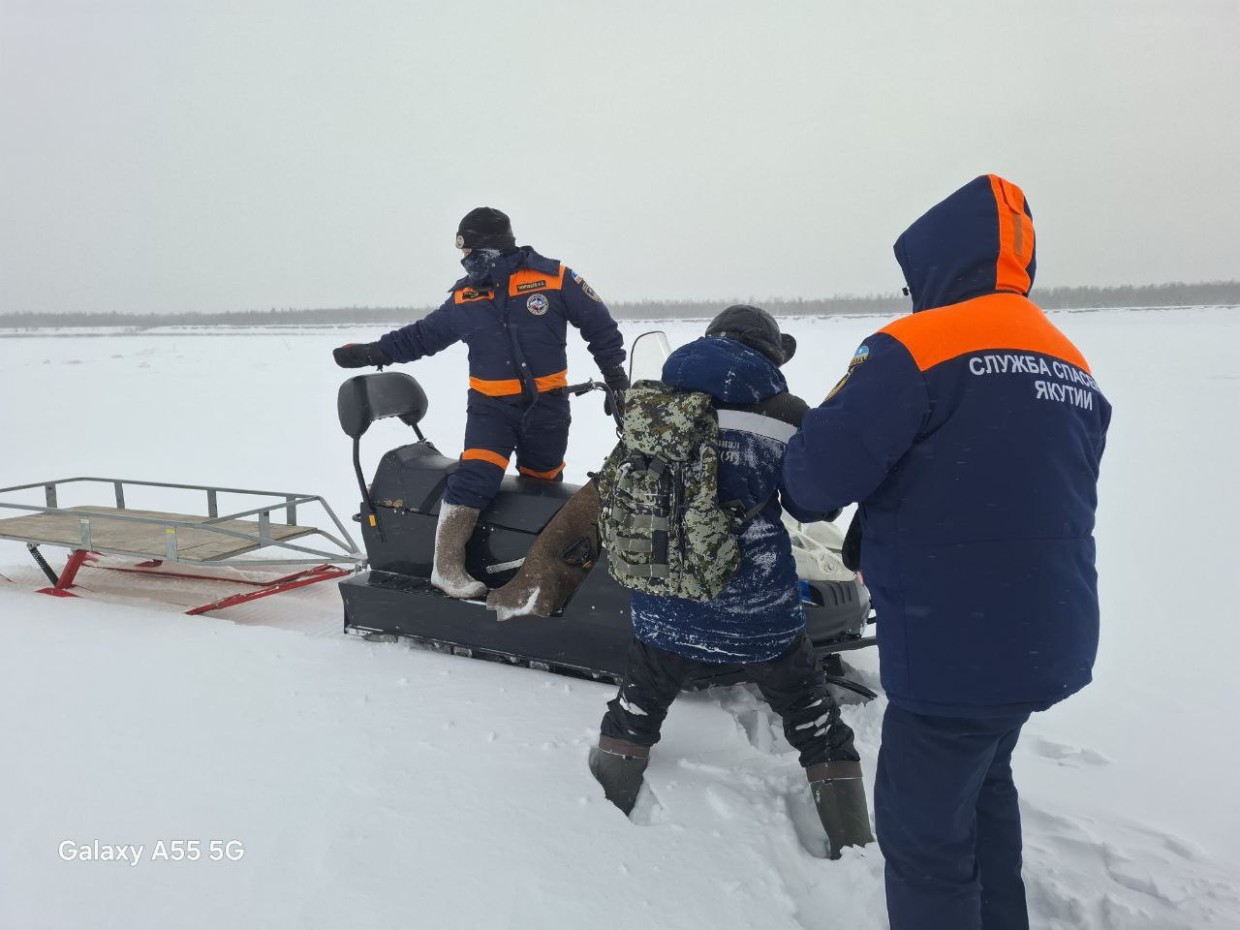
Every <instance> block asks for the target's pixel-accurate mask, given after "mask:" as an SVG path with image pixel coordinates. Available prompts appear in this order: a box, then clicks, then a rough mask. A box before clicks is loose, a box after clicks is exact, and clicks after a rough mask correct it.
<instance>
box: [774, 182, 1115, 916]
mask: <svg viewBox="0 0 1240 930" xmlns="http://www.w3.org/2000/svg"><path fill="white" fill-rule="evenodd" d="M895 253H896V258H897V260H898V261H899V263H900V266H901V268H902V269H903V271H904V278H905V281H906V282H907V284H908V290H907V291H906V293H909V294H910V295H911V296H912V299H913V313H912V315H911V316H907V317H903V318H901V319H899V320H897V321H895V322H894V323H892V324H890V325H889V326H886V327H884V328H883V329H882V330H880V331H879V332H877V333H875V334H874V335H873V336H871V337H870V338H868V339H866V341H865V343H864V344H863V345H862V346H861V347H860V348H859V349H858V350H857V353H856V355H855V356H854V357H853V360H852V363H851V364H850V365H849V368H848V372H847V373H846V374H845V375H844V377H843V378H842V379H841V380H840V382H839V383H838V384H837V385H836V386H835V387H834V388H833V389H832V391H831V393H830V394H828V395H827V399H826V400H825V401H824V402H823V404H822V406H820V407H818V408H817V409H816V410H811V411H810V412H809V413H807V414H806V416H805V420H804V423H803V424H802V427H801V431H800V432H799V433H798V434H797V435H796V436H794V437H793V438H792V440H791V441H790V442H789V444H788V453H787V456H786V457H785V461H784V481H785V484H786V487H787V489H788V492H789V493H790V495H791V497H792V499H793V500H795V501H796V502H797V504H798V505H800V506H802V507H809V508H815V509H827V508H832V507H842V506H844V505H845V504H848V503H851V502H854V501H855V502H858V503H859V504H860V515H861V516H860V524H859V525H860V529H861V531H862V544H861V547H860V558H861V566H862V569H863V570H864V573H865V580H866V584H867V585H868V586H869V588H870V591H871V593H872V596H873V599H874V604H875V606H876V607H877V609H878V617H879V622H878V648H879V661H880V666H881V670H882V683H883V688H884V689H885V690H886V692H887V698H888V701H889V704H888V706H887V711H886V715H885V716H884V718H883V739H882V748H881V750H880V752H879V758H878V773H877V779H876V782H875V789H874V811H875V817H876V823H877V827H878V841H879V846H880V847H881V848H882V851H883V854H884V855H885V857H886V860H887V863H886V883H887V909H888V914H889V916H890V920H891V927H892V930H908V928H914V927H915V928H917V930H939V928H942V930H976V928H986V930H1017V928H1020V930H1024V928H1027V927H1028V926H1029V918H1028V912H1027V909H1026V905H1025V888H1024V884H1023V881H1022V879H1021V831H1020V810H1019V808H1018V806H1017V795H1016V787H1015V785H1014V784H1013V781H1012V769H1011V758H1012V750H1013V748H1014V747H1015V746H1016V741H1017V739H1018V738H1019V736H1020V731H1021V727H1022V726H1023V725H1024V724H1025V722H1026V721H1027V720H1028V719H1029V715H1030V714H1031V713H1032V712H1034V711H1039V710H1046V709H1047V708H1048V707H1050V706H1051V705H1052V704H1055V703H1056V702H1057V701H1061V700H1063V699H1064V698H1066V697H1067V696H1068V695H1070V694H1073V693H1074V692H1076V691H1079V690H1080V689H1081V688H1083V687H1085V685H1087V684H1088V683H1089V681H1090V678H1091V670H1092V667H1093V662H1094V656H1095V653H1096V651H1097V646H1098V592H1097V573H1096V571H1095V568H1094V539H1093V528H1094V510H1095V507H1096V503H1097V481H1098V468H1099V462H1100V460H1101V457H1102V450H1103V446H1104V444H1105V439H1106V430H1107V426H1108V424H1109V422H1110V418H1111V407H1110V404H1108V403H1107V401H1106V398H1104V397H1103V395H1102V393H1101V392H1100V391H1099V389H1098V385H1097V383H1096V382H1095V380H1094V378H1093V375H1092V374H1091V373H1090V370H1089V365H1088V363H1087V362H1086V361H1085V358H1084V357H1083V356H1082V355H1081V353H1080V352H1079V351H1078V350H1077V348H1076V346H1074V345H1073V344H1072V343H1071V342H1069V341H1068V339H1067V338H1066V337H1065V336H1064V335H1063V334H1062V333H1061V332H1059V330H1058V329H1056V328H1055V327H1054V326H1053V325H1052V324H1051V322H1050V321H1049V320H1048V319H1047V317H1046V316H1045V315H1044V314H1043V313H1042V311H1041V310H1040V309H1038V307H1036V306H1035V305H1034V304H1033V303H1031V302H1030V301H1029V300H1028V299H1027V295H1028V293H1029V289H1030V287H1031V286H1032V284H1033V276H1034V270H1035V249H1034V233H1033V221H1032V214H1031V212H1030V210H1029V205H1028V203H1027V202H1026V200H1025V195H1024V193H1023V192H1022V191H1021V189H1020V188H1019V187H1017V186H1016V185H1015V184H1012V183H1011V182H1009V181H1006V180H1004V179H1003V178H1000V177H997V176H995V175H985V176H982V177H980V178H977V179H975V180H973V181H971V182H970V183H968V184H966V185H965V186H964V187H962V188H960V190H958V191H956V192H955V193H954V194H952V195H951V196H949V197H948V198H947V199H946V200H944V201H943V202H941V203H939V204H938V205H937V206H935V207H933V208H931V210H930V211H929V212H927V213H926V214H925V215H924V216H922V217H921V218H920V219H918V220H917V221H916V222H915V223H913V225H912V226H910V227H909V228H908V230H906V231H905V233H904V234H903V235H902V236H901V237H900V238H899V240H898V241H897V242H896V245H895Z"/></svg>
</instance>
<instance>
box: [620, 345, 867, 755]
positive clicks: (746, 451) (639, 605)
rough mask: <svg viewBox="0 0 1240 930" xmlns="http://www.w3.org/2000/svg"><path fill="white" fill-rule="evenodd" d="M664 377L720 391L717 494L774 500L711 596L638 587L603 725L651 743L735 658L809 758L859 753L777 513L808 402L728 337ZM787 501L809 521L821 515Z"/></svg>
mask: <svg viewBox="0 0 1240 930" xmlns="http://www.w3.org/2000/svg"><path fill="white" fill-rule="evenodd" d="M662 380H663V382H664V383H665V384H667V385H669V386H671V387H674V388H679V389H682V390H686V391H701V392H704V393H707V394H710V395H711V396H712V397H713V398H714V400H715V409H716V411H717V415H718V420H719V433H720V462H719V475H718V477H719V497H720V499H721V500H725V501H740V502H741V505H742V506H743V508H744V509H745V510H750V509H752V508H754V507H756V506H757V505H759V504H761V503H763V502H764V501H765V502H766V503H765V506H764V507H762V509H761V510H760V511H759V512H758V513H757V515H756V516H754V517H753V519H751V520H750V521H749V523H748V524H746V526H745V527H744V529H743V531H742V532H741V534H740V537H739V542H740V550H741V561H740V566H739V567H738V569H737V572H736V574H735V575H734V576H733V577H732V578H731V579H730V580H729V581H728V584H727V585H726V587H725V588H724V589H723V591H722V592H721V593H720V594H719V596H718V597H717V598H715V599H714V600H713V601H710V602H708V603H701V602H698V601H690V600H685V599H683V598H675V597H659V596H655V595H650V594H644V593H640V592H634V593H633V596H632V616H633V631H634V634H635V638H634V641H633V645H632V647H631V649H630V653H629V662H628V671H627V674H626V676H625V679H624V682H623V683H622V684H621V687H620V691H619V693H618V694H617V696H616V698H615V700H613V701H612V702H611V703H610V704H609V705H608V712H607V715H606V716H605V717H604V718H603V726H602V732H603V733H604V735H607V736H611V737H614V738H616V739H621V740H625V741H628V742H633V743H637V744H638V745H644V746H651V745H654V743H656V742H657V741H658V739H659V730H660V728H661V727H662V724H663V721H664V719H665V718H666V716H667V711H668V708H669V707H670V706H671V704H672V701H673V700H675V698H676V695H677V694H678V693H679V692H680V688H681V686H682V685H683V684H684V682H685V681H686V680H687V679H688V677H689V676H690V675H691V674H693V672H694V671H695V667H696V666H699V665H701V664H708V665H719V664H727V663H737V664H741V665H744V666H745V668H746V670H747V671H748V672H749V675H750V677H751V678H752V679H753V680H754V682H755V683H756V684H757V685H758V687H759V688H760V689H761V691H762V693H763V696H764V697H765V698H766V700H767V702H768V703H769V704H770V705H771V707H772V709H774V710H775V711H776V712H777V713H779V714H780V716H781V717H782V718H783V721H784V732H785V734H786V735H787V737H788V741H789V742H790V743H791V744H792V746H793V747H795V748H796V749H797V750H798V751H799V752H800V754H801V762H802V764H803V765H812V764H815V763H818V762H827V761H836V760H845V759H847V760H853V761H856V760H857V759H858V756H857V754H856V752H855V751H854V749H853V746H852V731H851V730H850V729H849V728H848V727H847V726H845V725H844V724H842V723H837V720H838V717H839V710H838V708H837V707H836V705H835V701H834V700H833V699H832V698H831V696H830V694H829V692H827V690H826V685H825V683H824V681H823V680H822V676H821V672H820V671H819V669H818V667H817V664H816V657H815V655H814V652H813V648H812V646H811V645H810V642H809V639H808V637H806V635H805V613H804V610H803V609H802V607H801V597H800V588H799V586H798V582H797V573H796V563H795V561H794V560H793V557H792V543H791V540H790V539H789V537H788V532H787V530H786V529H784V525H783V523H782V521H781V517H780V515H781V506H780V494H779V492H780V466H781V463H782V461H783V455H784V447H785V444H786V443H787V441H788V439H789V437H791V436H792V434H793V433H795V432H796V427H797V424H798V423H800V420H801V417H802V416H803V415H804V413H805V410H806V404H805V402H804V401H803V400H801V399H800V398H799V397H796V396H794V395H792V394H789V393H788V385H787V382H786V381H785V380H784V376H783V374H782V373H781V372H780V370H779V368H778V367H776V365H775V364H774V363H773V362H771V361H770V360H768V359H767V358H766V357H765V356H764V355H762V354H761V353H760V352H757V351H755V350H754V349H751V348H749V347H748V346H745V345H742V344H741V343H739V342H734V341H732V340H730V339H725V338H719V337H705V338H702V339H698V340H696V341H694V342H691V343H689V344H688V345H686V346H683V347H681V348H679V349H677V350H676V351H675V352H673V353H672V354H671V356H669V357H668V359H667V362H666V363H665V364H664V366H663V378H662ZM785 506H788V504H787V501H786V499H785ZM789 509H790V512H792V514H793V516H795V517H797V518H798V519H801V520H817V519H821V518H822V514H820V513H816V512H808V511H804V510H801V509H800V508H794V507H789Z"/></svg>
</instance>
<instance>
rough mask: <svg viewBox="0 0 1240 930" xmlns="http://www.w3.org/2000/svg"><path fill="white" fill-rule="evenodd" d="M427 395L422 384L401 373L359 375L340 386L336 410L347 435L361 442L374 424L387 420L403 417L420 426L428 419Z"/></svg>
mask: <svg viewBox="0 0 1240 930" xmlns="http://www.w3.org/2000/svg"><path fill="white" fill-rule="evenodd" d="M426 407H427V403H426V392H425V391H423V390H422V385H420V384H418V382H417V381H415V380H414V379H413V378H412V377H410V376H409V375H407V374H405V373H404V372H400V371H381V372H379V373H377V374H373V375H358V376H357V377H356V378H350V379H349V380H348V381H346V382H345V383H344V384H342V385H340V393H339V394H337V395H336V411H337V412H338V413H339V414H340V428H341V429H342V430H344V431H345V435H347V436H349V437H351V438H353V439H358V438H359V437H361V435H362V434H363V433H365V432H366V430H368V429H370V424H371V423H373V422H375V420H382V419H384V418H385V417H400V418H401V420H403V421H404V422H405V423H408V424H409V425H410V426H416V425H417V424H418V423H419V422H420V421H421V419H422V417H424V416H426Z"/></svg>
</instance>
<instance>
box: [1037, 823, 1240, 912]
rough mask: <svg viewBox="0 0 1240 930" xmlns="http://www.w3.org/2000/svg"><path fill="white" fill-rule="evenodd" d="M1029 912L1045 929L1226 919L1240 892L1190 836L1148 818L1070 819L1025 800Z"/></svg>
mask: <svg viewBox="0 0 1240 930" xmlns="http://www.w3.org/2000/svg"><path fill="white" fill-rule="evenodd" d="M1021 812H1022V813H1021V817H1022V820H1023V822H1024V828H1025V829H1024V834H1025V870H1024V871H1025V884H1026V887H1027V891H1028V898H1029V906H1030V915H1031V917H1033V918H1034V923H1035V925H1037V926H1045V927H1048V928H1054V930H1058V928H1065V930H1066V928H1089V930H1093V928H1112V927H1113V928H1117V930H1118V928H1123V930H1190V928H1192V930H1196V928H1198V927H1206V926H1224V925H1225V924H1219V923H1217V921H1215V920H1214V918H1216V917H1218V916H1219V915H1221V914H1223V913H1229V914H1235V912H1236V909H1237V908H1240V894H1238V893H1237V891H1236V889H1235V888H1234V887H1233V886H1232V882H1231V881H1230V879H1229V878H1228V876H1227V875H1226V874H1225V873H1224V872H1222V871H1221V870H1218V869H1216V868H1212V867H1210V865H1209V864H1208V862H1207V861H1206V859H1205V858H1204V856H1203V855H1202V853H1201V851H1200V850H1197V849H1196V848H1195V847H1194V846H1193V845H1192V844H1191V843H1189V842H1187V841H1185V840H1183V839H1181V838H1179V837H1175V836H1172V835H1171V834H1167V833H1164V832H1162V831H1159V830H1155V829H1152V828H1150V827H1147V826H1145V825H1143V824H1138V823H1131V822H1122V821H1110V822H1106V823H1101V822H1098V821H1095V820H1092V819H1084V818H1082V819H1073V818H1069V817H1065V816H1062V815H1059V814H1054V813H1051V812H1049V811H1046V810H1042V809H1040V808H1038V807H1036V806H1034V805H1031V804H1029V803H1028V802H1027V801H1022V802H1021Z"/></svg>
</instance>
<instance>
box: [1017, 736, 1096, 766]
mask: <svg viewBox="0 0 1240 930" xmlns="http://www.w3.org/2000/svg"><path fill="white" fill-rule="evenodd" d="M1027 745H1028V748H1029V749H1031V750H1032V751H1033V752H1035V753H1037V754H1038V755H1039V756H1041V757H1042V758H1044V759H1050V760H1051V761H1052V762H1058V763H1059V764H1060V765H1067V766H1073V767H1079V766H1081V765H1110V764H1111V760H1110V759H1108V758H1107V757H1106V756H1104V755H1103V754H1102V753H1100V752H1098V750H1096V749H1082V748H1080V747H1078V746H1069V745H1067V744H1066V743H1057V742H1055V741H1054V740H1050V739H1047V738H1046V737H1044V736H1036V737H1034V738H1033V739H1031V740H1030V741H1029V742H1028V744H1027Z"/></svg>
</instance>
